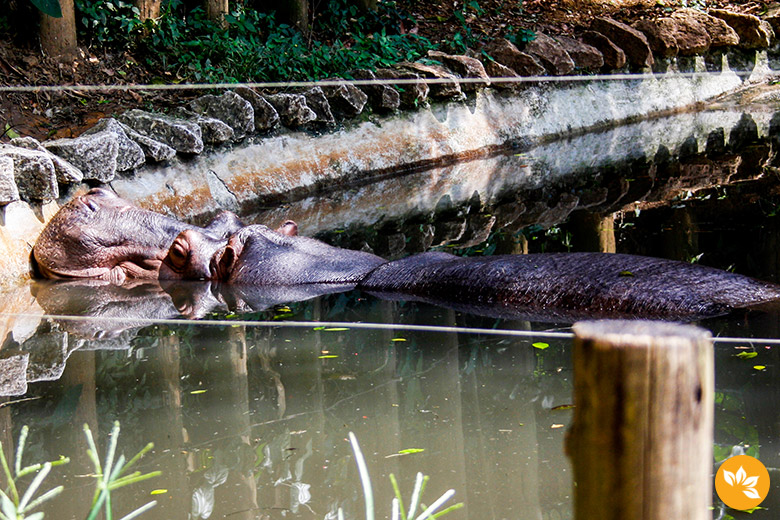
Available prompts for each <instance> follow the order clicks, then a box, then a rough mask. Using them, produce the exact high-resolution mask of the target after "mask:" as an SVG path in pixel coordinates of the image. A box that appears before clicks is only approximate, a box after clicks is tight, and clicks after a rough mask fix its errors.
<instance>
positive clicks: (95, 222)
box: [32, 188, 243, 284]
mask: <svg viewBox="0 0 780 520" xmlns="http://www.w3.org/2000/svg"><path fill="white" fill-rule="evenodd" d="M242 226H243V224H242V223H241V221H240V220H239V218H238V217H237V216H236V215H235V214H233V213H231V212H229V211H225V212H222V213H220V214H218V215H217V216H216V217H215V218H214V219H213V220H212V221H211V223H209V225H207V226H206V227H205V228H202V229H201V228H197V227H195V226H192V225H189V224H185V223H183V222H180V221H178V220H176V219H173V218H169V217H166V216H164V215H160V214H159V213H154V212H152V211H147V210H143V209H140V208H138V207H136V206H134V205H132V204H130V203H129V202H128V201H126V200H123V199H121V198H119V197H118V196H117V195H115V194H114V193H113V192H111V191H108V190H105V189H101V188H94V189H92V190H90V191H89V192H87V193H86V194H84V195H80V196H77V197H75V198H74V199H73V200H71V201H70V202H68V203H67V204H65V205H64V206H63V207H62V208H61V209H60V210H59V212H58V213H57V214H56V215H55V216H54V217H53V218H52V220H51V221H50V222H49V223H48V224H47V226H46V227H45V228H44V230H43V231H42V232H41V235H40V237H39V238H38V240H37V242H36V243H35V246H34V247H33V252H32V259H33V262H34V264H35V267H36V269H37V271H38V273H39V274H40V276H42V277H44V278H93V279H100V280H106V281H110V282H112V283H114V284H121V283H123V282H124V281H125V280H126V279H128V278H138V279H154V278H157V277H158V271H159V268H160V265H161V262H162V259H163V258H164V257H165V256H166V254H168V250H169V248H170V246H171V243H172V242H173V240H174V238H175V237H176V236H177V235H178V234H179V233H181V232H182V231H184V230H187V229H197V230H199V231H200V232H201V233H203V234H204V236H208V237H211V238H212V239H217V238H224V237H227V236H229V235H230V234H232V233H233V232H235V231H237V230H238V229H240V228H241V227H242Z"/></svg>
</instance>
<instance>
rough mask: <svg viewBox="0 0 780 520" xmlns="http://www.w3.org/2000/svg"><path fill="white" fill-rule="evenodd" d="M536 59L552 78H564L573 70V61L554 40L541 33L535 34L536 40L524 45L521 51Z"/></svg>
mask: <svg viewBox="0 0 780 520" xmlns="http://www.w3.org/2000/svg"><path fill="white" fill-rule="evenodd" d="M523 50H524V51H525V52H527V53H528V54H531V55H532V56H534V57H536V59H537V60H539V62H540V63H541V64H542V65H544V68H545V69H547V72H549V73H550V74H553V75H554V76H565V75H566V74H570V73H571V71H573V70H574V60H572V59H571V56H569V53H567V52H566V51H565V50H564V49H563V47H561V44H560V43H558V41H557V39H556V38H552V37H550V36H547V35H546V34H543V33H540V32H538V33H536V38H534V40H533V41H530V42H528V43H527V44H526V46H525V48H524V49H523Z"/></svg>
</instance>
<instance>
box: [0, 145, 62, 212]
mask: <svg viewBox="0 0 780 520" xmlns="http://www.w3.org/2000/svg"><path fill="white" fill-rule="evenodd" d="M0 157H9V158H10V159H11V160H12V161H13V163H14V169H13V173H14V182H15V183H16V187H17V190H18V193H19V197H20V198H21V199H22V200H36V201H38V200H39V201H49V200H54V199H56V198H57V197H59V196H60V192H59V187H58V186H57V175H56V174H55V173H54V163H53V162H52V159H51V154H49V153H48V152H39V151H38V150H28V149H26V148H19V147H18V146H11V145H3V144H0Z"/></svg>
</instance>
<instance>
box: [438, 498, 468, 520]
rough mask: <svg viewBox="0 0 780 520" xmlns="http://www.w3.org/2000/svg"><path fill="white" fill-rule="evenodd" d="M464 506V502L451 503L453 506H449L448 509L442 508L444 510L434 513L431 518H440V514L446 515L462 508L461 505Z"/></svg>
mask: <svg viewBox="0 0 780 520" xmlns="http://www.w3.org/2000/svg"><path fill="white" fill-rule="evenodd" d="M463 506H464V504H463V502H458V503H457V504H454V505H451V506H450V507H448V508H447V509H444V510H442V511H439V512H438V513H436V514H435V515H432V516H431V518H434V519H435V518H439V517H440V516H444V515H446V514H447V513H451V512H452V511H456V510H458V509H460V508H461V507H463Z"/></svg>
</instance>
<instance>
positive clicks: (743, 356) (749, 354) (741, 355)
mask: <svg viewBox="0 0 780 520" xmlns="http://www.w3.org/2000/svg"><path fill="white" fill-rule="evenodd" d="M757 355H758V352H740V353H739V354H737V357H738V358H739V359H752V358H754V357H756V356H757Z"/></svg>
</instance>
